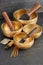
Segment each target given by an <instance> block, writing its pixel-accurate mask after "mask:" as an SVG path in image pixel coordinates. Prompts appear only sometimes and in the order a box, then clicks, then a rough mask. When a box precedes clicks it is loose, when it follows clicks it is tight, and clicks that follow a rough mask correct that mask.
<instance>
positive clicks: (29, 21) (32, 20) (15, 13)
mask: <svg viewBox="0 0 43 65" xmlns="http://www.w3.org/2000/svg"><path fill="white" fill-rule="evenodd" d="M22 10H26V11H30V9H19V10H16V11H14V13H13V17H14V18H15V19H16V20H18V21H20V22H21V23H22V24H28V23H34V24H35V23H37V19H38V14H37V13H36V12H34V13H35V15H36V16H35V18H33V19H30V20H21V19H19V18H18V17H17V16H16V15H17V13H18V12H19V11H22ZM19 15H20V14H19ZM20 17H21V16H20Z"/></svg>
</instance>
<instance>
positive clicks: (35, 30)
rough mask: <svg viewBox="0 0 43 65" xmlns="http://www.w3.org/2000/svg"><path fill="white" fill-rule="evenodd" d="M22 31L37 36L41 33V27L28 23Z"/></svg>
mask: <svg viewBox="0 0 43 65" xmlns="http://www.w3.org/2000/svg"><path fill="white" fill-rule="evenodd" d="M23 31H24V32H25V33H26V34H29V36H34V38H35V39H36V38H39V37H40V36H41V34H42V28H41V26H40V25H37V24H28V25H25V26H24V27H23Z"/></svg>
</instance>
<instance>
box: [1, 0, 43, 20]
mask: <svg viewBox="0 0 43 65" xmlns="http://www.w3.org/2000/svg"><path fill="white" fill-rule="evenodd" d="M35 2H40V3H41V5H42V6H43V0H0V19H1V12H2V11H7V12H8V13H9V16H10V17H12V16H11V15H10V14H12V12H13V11H15V10H16V9H21V8H31V7H32V6H33V5H34V4H35ZM42 11H43V7H42V8H41V9H40V10H39V12H42Z"/></svg>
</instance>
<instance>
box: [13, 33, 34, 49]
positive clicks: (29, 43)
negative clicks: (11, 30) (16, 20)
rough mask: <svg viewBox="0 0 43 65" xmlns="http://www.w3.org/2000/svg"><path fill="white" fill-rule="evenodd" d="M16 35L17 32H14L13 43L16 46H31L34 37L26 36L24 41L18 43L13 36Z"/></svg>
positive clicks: (26, 47)
mask: <svg viewBox="0 0 43 65" xmlns="http://www.w3.org/2000/svg"><path fill="white" fill-rule="evenodd" d="M20 33H25V32H20ZM25 34H26V33H25ZM17 35H18V36H19V33H18V34H15V35H14V36H13V40H14V42H15V43H14V45H16V46H17V47H18V48H20V49H28V48H31V47H32V46H33V44H34V38H33V37H32V36H31V37H28V38H27V39H26V41H25V42H24V43H20V42H18V41H17V38H15V36H17ZM21 36H22V35H21Z"/></svg>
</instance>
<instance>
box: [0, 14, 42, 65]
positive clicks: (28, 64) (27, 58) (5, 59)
mask: <svg viewBox="0 0 43 65" xmlns="http://www.w3.org/2000/svg"><path fill="white" fill-rule="evenodd" d="M2 22H3V20H0V25H1V24H2ZM38 24H39V25H41V26H42V30H43V13H39V19H38ZM3 38H4V35H3V34H2V31H1V29H0V41H1V40H2V39H3ZM11 50H12V48H11V49H9V50H5V49H4V46H3V45H2V44H0V65H43V33H42V35H41V37H40V38H39V39H37V40H35V43H34V45H33V47H32V48H30V49H28V50H20V51H19V56H18V57H15V58H10V53H11Z"/></svg>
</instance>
